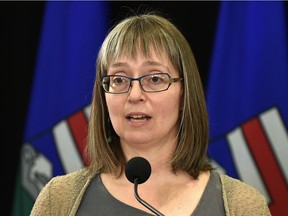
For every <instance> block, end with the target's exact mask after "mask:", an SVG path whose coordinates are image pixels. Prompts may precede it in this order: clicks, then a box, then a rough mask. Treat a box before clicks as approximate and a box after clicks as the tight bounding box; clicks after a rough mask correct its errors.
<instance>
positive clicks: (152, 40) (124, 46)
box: [100, 16, 181, 76]
mask: <svg viewBox="0 0 288 216" xmlns="http://www.w3.org/2000/svg"><path fill="white" fill-rule="evenodd" d="M165 27H166V28H165ZM168 28H169V26H165V25H163V24H162V23H157V22H156V21H155V20H154V22H152V21H151V20H147V19H145V16H139V17H138V19H133V20H129V19H128V20H126V22H123V23H121V24H120V25H119V26H117V27H115V28H114V29H113V30H112V31H111V32H110V34H109V35H108V36H107V38H106V41H105V42H104V43H103V45H104V46H102V56H101V57H102V59H101V61H100V62H101V68H102V70H101V72H102V74H101V75H102V76H103V75H106V73H107V70H108V68H109V66H110V65H111V64H112V63H113V62H115V61H117V60H118V59H119V58H121V57H123V56H125V57H128V58H131V59H133V58H135V57H136V53H141V54H142V55H143V56H145V57H147V58H149V57H150V56H151V53H152V52H155V53H156V55H157V56H158V57H160V58H166V57H168V58H169V60H170V61H171V63H172V64H173V65H174V66H175V67H176V68H177V69H178V70H180V69H181V68H180V61H179V59H180V52H179V49H177V48H178V46H177V44H175V39H173V38H172V35H171V34H167V32H169V31H167V29H168Z"/></svg>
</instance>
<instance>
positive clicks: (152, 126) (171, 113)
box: [105, 52, 182, 152]
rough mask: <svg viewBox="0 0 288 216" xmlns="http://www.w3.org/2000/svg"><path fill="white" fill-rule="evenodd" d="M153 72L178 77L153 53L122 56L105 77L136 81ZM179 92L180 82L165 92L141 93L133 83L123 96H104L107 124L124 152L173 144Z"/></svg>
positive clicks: (139, 88)
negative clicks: (109, 121)
mask: <svg viewBox="0 0 288 216" xmlns="http://www.w3.org/2000/svg"><path fill="white" fill-rule="evenodd" d="M157 72H165V73H168V74H170V76H171V77H173V78H178V77H179V72H178V71H177V70H176V69H175V68H174V66H173V65H172V64H171V62H170V61H169V60H168V58H167V57H163V56H161V57H159V56H157V55H156V53H155V52H152V53H151V55H150V57H149V58H147V57H145V56H143V55H142V54H141V53H140V52H138V53H137V55H136V56H135V57H134V58H129V57H125V56H122V57H121V58H119V59H117V61H115V62H112V63H111V66H110V67H109V68H108V74H107V75H123V76H128V77H132V78H138V77H140V76H143V75H146V74H152V73H157ZM181 89H182V87H181V82H175V83H173V84H172V85H171V86H170V87H169V89H168V90H166V91H162V92H144V91H143V90H142V88H141V86H140V83H139V82H138V81H137V80H136V81H133V82H132V87H131V88H130V90H129V91H128V92H127V93H123V94H109V93H106V94H105V97H106V103H107V107H108V111H109V116H110V120H111V122H112V125H113V128H114V130H115V132H116V133H117V134H118V136H119V137H120V142H121V146H122V148H123V149H124V152H125V149H127V148H130V149H131V148H132V149H136V148H144V149H147V148H149V146H150V147H156V148H157V146H158V147H160V146H164V145H166V143H167V145H168V144H169V143H170V144H171V143H173V144H175V143H176V142H175V138H176V135H177V132H178V118H179V112H180V109H181V107H180V106H181V96H182V90H181Z"/></svg>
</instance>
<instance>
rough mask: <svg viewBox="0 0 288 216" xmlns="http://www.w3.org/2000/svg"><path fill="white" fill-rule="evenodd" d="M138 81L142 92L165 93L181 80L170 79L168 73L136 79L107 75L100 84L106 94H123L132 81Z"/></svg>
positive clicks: (128, 88)
mask: <svg viewBox="0 0 288 216" xmlns="http://www.w3.org/2000/svg"><path fill="white" fill-rule="evenodd" d="M135 80H137V81H139V83H140V86H141V88H142V89H143V91H144V92H161V91H166V90H167V89H168V88H169V87H170V85H171V84H172V83H174V82H178V81H180V80H182V78H172V77H171V76H170V75H169V74H168V73H154V74H147V75H144V76H141V77H138V78H132V77H127V76H121V75H107V76H104V77H102V79H101V83H102V86H103V89H104V91H105V92H106V93H111V94H123V93H127V92H128V91H129V90H130V88H131V86H132V82H133V81H135Z"/></svg>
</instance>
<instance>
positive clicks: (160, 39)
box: [86, 14, 211, 178]
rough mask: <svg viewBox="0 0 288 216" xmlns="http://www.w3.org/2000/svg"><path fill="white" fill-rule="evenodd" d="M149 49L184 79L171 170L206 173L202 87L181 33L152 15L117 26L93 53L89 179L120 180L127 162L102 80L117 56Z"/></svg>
mask: <svg viewBox="0 0 288 216" xmlns="http://www.w3.org/2000/svg"><path fill="white" fill-rule="evenodd" d="M151 50H154V51H156V52H157V53H158V54H159V55H160V56H161V55H163V53H165V55H166V56H167V57H168V58H169V60H170V61H171V63H172V64H173V65H174V66H175V68H176V69H177V70H178V71H179V73H180V77H182V78H183V82H182V83H183V84H182V85H183V87H182V88H183V94H182V97H183V98H182V104H183V107H182V111H181V112H180V114H179V131H178V144H177V147H176V149H175V152H174V155H173V157H172V161H171V166H172V169H173V171H175V172H177V171H185V172H187V173H189V174H190V175H191V176H193V177H194V178H197V177H198V176H199V174H200V172H203V171H208V170H210V169H211V167H210V165H209V164H208V163H207V161H206V151H207V146H208V116H207V110H206V104H205V97H204V92H203V87H202V82H201V79H200V76H199V72H198V69H197V65H196V62H195V59H194V56H193V53H192V51H191V48H190V46H189V44H188V42H187V40H186V39H185V37H184V36H183V35H182V34H181V32H180V31H179V30H178V29H177V28H176V27H175V25H174V24H172V23H171V22H170V21H169V20H167V19H166V18H163V17H162V16H159V15H155V14H145V15H139V16H138V15H135V16H132V17H128V18H126V19H124V20H123V21H121V22H120V23H119V24H118V25H116V26H115V27H114V28H113V29H112V30H111V31H110V33H109V34H108V35H107V37H106V39H105V40H104V42H103V44H102V46H101V49H100V51H99V53H98V58H97V65H96V74H97V75H96V81H95V84H94V90H93V99H92V105H91V113H90V119H89V128H88V142H87V146H86V147H87V148H86V153H87V156H88V160H89V162H90V164H89V166H88V171H89V172H90V173H91V174H95V173H99V172H108V173H113V174H115V175H118V176H120V174H121V173H122V172H123V170H124V167H125V164H126V161H125V157H124V154H123V152H122V149H121V145H120V139H119V137H118V135H117V134H116V133H115V131H114V129H113V127H112V125H111V123H110V121H109V113H108V109H107V105H106V101H105V95H104V94H105V93H104V91H103V89H102V85H101V81H100V80H101V78H102V77H103V76H104V75H106V74H107V70H108V68H109V66H110V64H111V63H113V62H114V61H115V60H116V59H117V58H119V57H121V56H122V55H128V56H130V57H133V56H135V53H136V52H139V51H140V52H142V53H143V54H144V55H145V56H149V54H150V53H151Z"/></svg>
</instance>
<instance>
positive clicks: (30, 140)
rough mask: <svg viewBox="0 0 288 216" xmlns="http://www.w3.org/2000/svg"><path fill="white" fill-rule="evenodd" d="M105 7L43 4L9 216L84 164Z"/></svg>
mask: <svg viewBox="0 0 288 216" xmlns="http://www.w3.org/2000/svg"><path fill="white" fill-rule="evenodd" d="M108 8H109V7H108V3H107V2H105V1H96V2H74V1H72V2H65V1H64V2H53V1H52V2H47V3H46V8H45V15H44V18H43V25H42V33H41V38H40V44H39V50H38V58H37V64H36V68H35V76H34V82H33V89H32V94H31V101H30V106H29V113H28V118H27V124H26V129H25V136H24V143H23V147H22V151H21V167H20V170H21V172H20V174H19V178H18V179H19V180H18V183H17V189H16V195H15V203H14V212H13V215H21V216H23V215H29V214H30V211H31V208H32V206H33V204H34V201H35V199H36V197H37V196H38V194H39V192H40V190H41V189H42V188H43V186H44V185H45V184H46V183H47V182H48V181H49V180H50V179H51V178H52V177H54V176H57V175H63V174H66V173H70V172H73V171H75V170H79V169H81V168H82V167H83V166H85V161H84V160H83V154H82V153H83V150H84V145H85V139H86V135H87V119H88V116H89V104H90V102H91V97H92V90H93V84H94V80H95V63H96V58H97V54H98V50H99V48H100V46H101V44H102V41H103V39H104V37H105V35H106V32H107V30H108V20H109V17H107V16H108V15H107V14H108Z"/></svg>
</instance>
